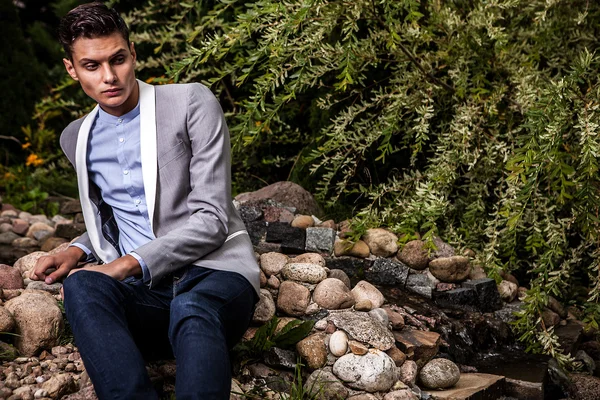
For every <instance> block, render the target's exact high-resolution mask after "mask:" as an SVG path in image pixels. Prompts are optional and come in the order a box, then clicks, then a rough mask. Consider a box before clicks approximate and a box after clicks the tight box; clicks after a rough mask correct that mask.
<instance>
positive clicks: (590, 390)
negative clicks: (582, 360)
mask: <svg viewBox="0 0 600 400" xmlns="http://www.w3.org/2000/svg"><path fill="white" fill-rule="evenodd" d="M571 380H572V385H571V389H570V393H569V394H570V396H569V399H572V400H591V399H598V393H600V378H597V377H595V376H589V375H584V374H571Z"/></svg>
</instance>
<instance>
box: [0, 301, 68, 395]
mask: <svg viewBox="0 0 600 400" xmlns="http://www.w3.org/2000/svg"><path fill="white" fill-rule="evenodd" d="M4 306H5V308H6V309H7V310H8V311H9V312H10V313H11V314H12V315H13V317H14V319H15V323H16V333H17V334H18V335H19V336H17V337H16V338H15V346H16V347H17V349H18V350H19V351H20V352H21V354H23V355H26V356H32V355H34V354H35V353H36V352H38V351H39V350H41V349H43V348H50V347H52V346H54V345H56V343H57V342H58V337H59V335H60V332H61V330H62V326H63V317H62V313H61V311H60V308H59V307H58V304H57V302H56V300H55V299H54V297H52V295H50V294H49V293H46V292H41V291H37V290H25V291H23V293H22V294H21V295H20V296H19V297H16V298H14V299H11V300H9V301H7V302H6V303H5V305H4ZM49 392H50V391H49Z"/></svg>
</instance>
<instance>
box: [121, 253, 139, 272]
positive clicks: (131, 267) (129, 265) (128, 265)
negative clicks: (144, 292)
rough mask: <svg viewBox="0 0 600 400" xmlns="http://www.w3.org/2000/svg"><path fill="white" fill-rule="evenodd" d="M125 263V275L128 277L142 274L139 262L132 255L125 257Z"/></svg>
mask: <svg viewBox="0 0 600 400" xmlns="http://www.w3.org/2000/svg"><path fill="white" fill-rule="evenodd" d="M122 258H123V260H124V261H126V262H125V273H126V275H127V276H135V275H141V274H142V267H141V265H140V263H139V261H138V260H137V259H136V258H135V257H134V256H132V255H131V254H126V255H124V256H123V257H122Z"/></svg>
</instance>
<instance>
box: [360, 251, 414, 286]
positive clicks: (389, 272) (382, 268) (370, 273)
mask: <svg viewBox="0 0 600 400" xmlns="http://www.w3.org/2000/svg"><path fill="white" fill-rule="evenodd" d="M409 272H410V270H409V268H408V267H407V266H406V265H404V264H402V263H400V262H397V261H393V260H390V259H387V258H378V259H377V260H375V261H374V262H373V266H372V267H371V268H369V269H368V270H367V271H366V272H365V278H366V279H367V280H368V281H369V282H371V283H373V284H375V285H392V286H396V285H400V286H404V285H405V284H406V280H407V278H408V274H409Z"/></svg>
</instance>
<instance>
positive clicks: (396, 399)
mask: <svg viewBox="0 0 600 400" xmlns="http://www.w3.org/2000/svg"><path fill="white" fill-rule="evenodd" d="M419 399H420V397H419V396H417V395H416V394H414V393H413V392H412V390H410V389H403V390H394V391H393V392H389V393H386V394H385V395H384V396H383V400H419Z"/></svg>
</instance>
